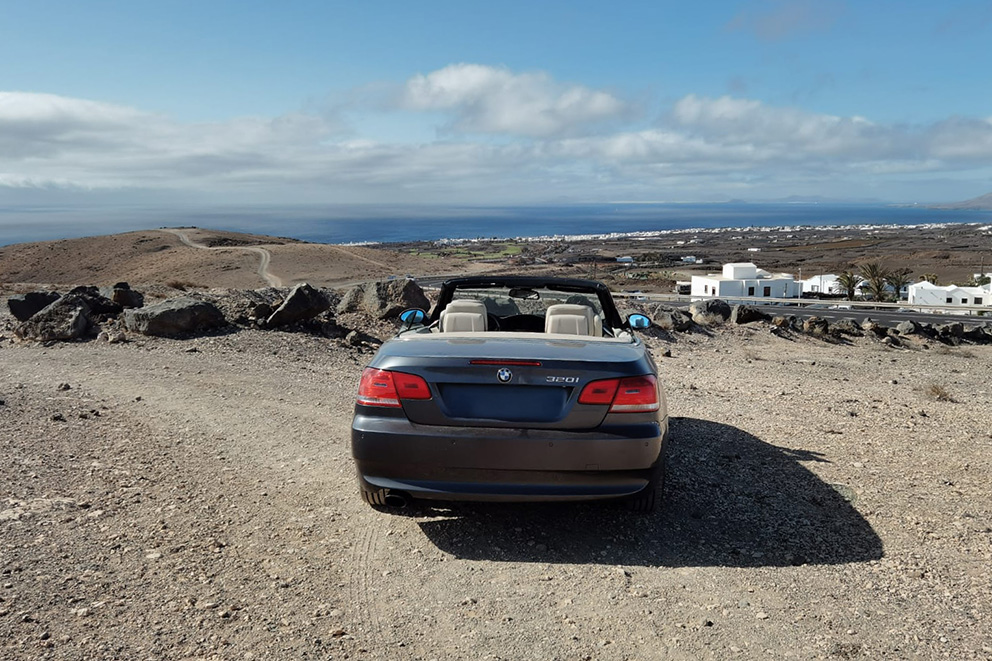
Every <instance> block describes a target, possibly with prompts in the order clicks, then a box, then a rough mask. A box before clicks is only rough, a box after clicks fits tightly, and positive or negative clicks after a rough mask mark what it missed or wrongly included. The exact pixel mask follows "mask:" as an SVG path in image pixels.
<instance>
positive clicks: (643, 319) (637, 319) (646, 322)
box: [627, 313, 651, 330]
mask: <svg viewBox="0 0 992 661" xmlns="http://www.w3.org/2000/svg"><path fill="white" fill-rule="evenodd" d="M627 323H628V324H630V327H631V328H633V329H636V330H642V329H644V328H651V320H650V319H648V317H647V315H644V314H639V313H638V314H632V315H630V316H629V317H627Z"/></svg>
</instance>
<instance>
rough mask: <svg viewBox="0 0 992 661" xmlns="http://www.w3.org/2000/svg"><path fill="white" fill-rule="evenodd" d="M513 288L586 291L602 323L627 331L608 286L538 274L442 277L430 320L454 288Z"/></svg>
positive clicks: (440, 308)
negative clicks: (594, 300) (600, 311)
mask: <svg viewBox="0 0 992 661" xmlns="http://www.w3.org/2000/svg"><path fill="white" fill-rule="evenodd" d="M485 287H490V288H497V287H499V288H505V289H511V288H513V287H531V288H538V289H550V290H551V291H561V292H568V293H570V294H590V295H593V296H596V297H597V298H598V299H599V305H600V307H601V308H602V309H603V323H604V325H606V326H609V327H610V328H624V329H628V330H629V326H628V324H627V322H626V321H624V320H623V319H621V318H620V313H619V312H618V311H617V306H616V304H615V303H614V302H613V296H612V295H611V294H610V288H609V287H607V286H606V285H604V284H603V283H602V282H597V281H595V280H581V279H579V278H552V277H541V276H491V275H487V276H472V277H466V278H452V279H450V280H445V281H444V283H442V285H441V293H440V295H439V296H438V300H437V305H435V306H434V309H433V310H432V311H431V316H430V321H431V322H435V321H437V320H438V319H440V318H441V311H442V310H444V308H445V307H447V305H448V303H450V302H451V299H452V298H453V297H454V293H455V290H456V289H481V288H485Z"/></svg>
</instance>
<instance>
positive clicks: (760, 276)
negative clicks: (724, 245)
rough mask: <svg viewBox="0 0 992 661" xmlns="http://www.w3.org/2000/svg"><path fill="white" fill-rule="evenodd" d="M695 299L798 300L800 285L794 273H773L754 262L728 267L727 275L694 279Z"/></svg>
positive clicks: (719, 274) (696, 276)
mask: <svg viewBox="0 0 992 661" xmlns="http://www.w3.org/2000/svg"><path fill="white" fill-rule="evenodd" d="M690 294H691V296H692V297H693V298H747V297H756V298H796V297H797V296H798V294H799V283H798V282H797V281H796V280H795V278H794V277H793V276H792V274H791V273H769V272H768V271H765V270H764V269H759V268H758V267H757V266H755V265H754V264H752V263H750V262H738V263H734V264H724V265H723V273H710V274H708V275H694V276H692V287H691V292H690Z"/></svg>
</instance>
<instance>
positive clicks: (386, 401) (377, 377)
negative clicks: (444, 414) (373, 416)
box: [358, 367, 431, 408]
mask: <svg viewBox="0 0 992 661" xmlns="http://www.w3.org/2000/svg"><path fill="white" fill-rule="evenodd" d="M430 398H431V389H430V387H428V385H427V382H426V381H424V379H423V378H421V377H419V376H417V375H416V374H406V373H404V372H389V371H386V370H379V369H375V368H374V367H366V368H365V371H363V372H362V380H361V381H359V383H358V403H359V404H363V405H365V406H389V407H394V408H398V407H399V406H400V400H401V399H430Z"/></svg>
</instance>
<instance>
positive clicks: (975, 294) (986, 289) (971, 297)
mask: <svg viewBox="0 0 992 661" xmlns="http://www.w3.org/2000/svg"><path fill="white" fill-rule="evenodd" d="M909 303H910V304H915V305H947V306H949V307H947V308H945V309H946V311H947V312H953V311H954V307H955V306H962V305H978V306H984V307H992V285H982V286H981V287H958V286H957V285H947V286H944V287H942V286H940V285H933V284H930V283H929V282H927V281H926V280H921V281H920V282H914V283H913V284H911V285H910V286H909Z"/></svg>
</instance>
